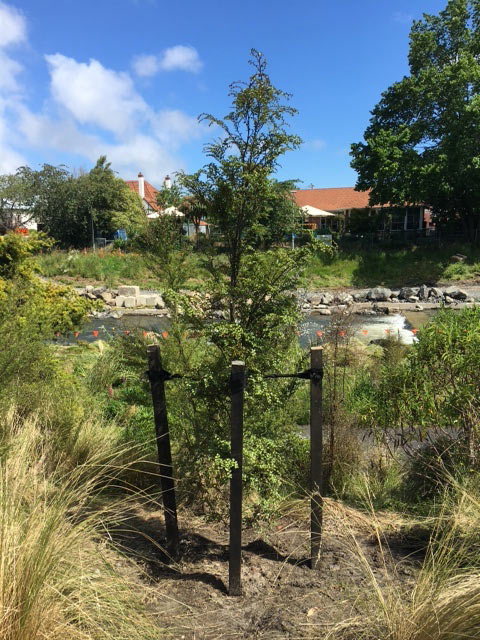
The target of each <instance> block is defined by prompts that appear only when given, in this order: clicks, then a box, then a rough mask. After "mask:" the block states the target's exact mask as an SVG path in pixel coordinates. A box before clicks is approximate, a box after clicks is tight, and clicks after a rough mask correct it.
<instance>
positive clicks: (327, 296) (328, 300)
mask: <svg viewBox="0 0 480 640" xmlns="http://www.w3.org/2000/svg"><path fill="white" fill-rule="evenodd" d="M334 299H335V298H334V297H333V296H332V294H331V293H322V294H321V300H320V302H321V304H332V302H333V301H334Z"/></svg>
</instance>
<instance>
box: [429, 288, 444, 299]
mask: <svg viewBox="0 0 480 640" xmlns="http://www.w3.org/2000/svg"><path fill="white" fill-rule="evenodd" d="M430 297H431V298H443V291H442V290H441V289H439V288H438V287H432V288H431V289H430Z"/></svg>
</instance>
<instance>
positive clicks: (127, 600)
mask: <svg viewBox="0 0 480 640" xmlns="http://www.w3.org/2000/svg"><path fill="white" fill-rule="evenodd" d="M80 432H81V429H80ZM1 433H2V447H1V452H0V461H1V467H0V637H1V638H2V640H40V639H41V640H46V639H48V640H57V639H58V640H60V639H62V640H65V639H70V638H71V639H74V640H77V639H79V640H80V639H81V640H87V639H88V640H90V639H97V638H98V639H99V640H100V638H101V639H102V640H103V639H108V638H115V639H116V640H118V639H123V638H124V639H125V640H127V639H128V640H132V639H138V640H140V639H142V640H144V639H146V638H158V637H159V632H158V628H157V627H156V626H155V625H154V624H153V622H152V619H151V617H149V616H148V615H146V612H145V610H144V607H143V604H142V602H141V601H140V600H139V598H138V597H137V596H136V595H135V594H134V592H133V590H132V589H131V587H130V585H129V584H128V582H127V581H126V580H125V579H124V578H123V577H122V575H120V572H119V571H118V569H117V567H115V566H114V565H117V564H122V563H124V562H126V561H124V560H123V559H121V558H120V557H118V556H116V555H115V554H114V553H113V552H112V550H111V549H110V548H109V547H108V546H107V545H106V543H105V542H101V541H100V540H101V538H100V536H99V533H100V531H104V530H105V529H106V528H107V527H108V523H109V522H110V521H111V520H112V518H117V519H118V517H121V510H118V509H116V510H115V509H114V510H112V508H111V507H109V508H108V509H107V508H105V507H101V506H99V503H98V501H97V498H98V491H99V486H101V485H102V486H103V487H104V486H105V484H106V483H107V484H108V482H112V481H113V478H114V476H115V473H112V466H111V465H110V463H112V462H113V463H114V466H115V460H117V459H118V456H116V455H114V454H113V452H112V449H110V452H109V455H108V456H106V455H105V453H106V451H105V450H106V449H107V448H108V447H104V450H103V451H102V450H100V452H99V453H98V454H90V455H88V456H87V459H86V460H85V461H84V462H83V463H82V464H79V465H77V466H76V467H75V468H73V469H71V468H68V465H65V464H63V463H61V462H59V464H58V466H57V468H56V469H53V470H51V471H49V472H47V471H46V468H47V467H48V466H50V465H47V464H46V461H47V460H51V458H52V451H50V450H49V445H48V442H47V441H46V440H45V437H44V434H43V433H42V426H41V425H40V424H39V423H38V422H36V421H35V420H34V419H27V420H26V421H22V420H21V419H19V418H18V416H15V414H14V413H10V414H9V416H8V417H7V418H6V419H5V420H4V421H3V424H2V425H1ZM81 436H82V437H84V438H88V437H89V435H88V432H86V433H85V434H81ZM82 437H80V438H79V440H78V446H81V443H82ZM97 442H98V438H97ZM90 451H91V449H90ZM112 559H113V562H112ZM144 593H145V594H146V593H147V592H146V591H145V592H144Z"/></svg>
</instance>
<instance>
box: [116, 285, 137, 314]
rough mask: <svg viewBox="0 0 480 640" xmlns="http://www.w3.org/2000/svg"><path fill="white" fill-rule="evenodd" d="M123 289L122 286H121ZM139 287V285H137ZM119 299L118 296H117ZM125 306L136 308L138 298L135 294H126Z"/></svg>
mask: <svg viewBox="0 0 480 640" xmlns="http://www.w3.org/2000/svg"><path fill="white" fill-rule="evenodd" d="M120 289H121V287H120ZM137 289H138V287H137ZM117 300H118V298H117ZM123 306H124V307H125V308H126V309H135V308H136V306H137V298H136V297H135V296H126V297H125V298H124V301H123Z"/></svg>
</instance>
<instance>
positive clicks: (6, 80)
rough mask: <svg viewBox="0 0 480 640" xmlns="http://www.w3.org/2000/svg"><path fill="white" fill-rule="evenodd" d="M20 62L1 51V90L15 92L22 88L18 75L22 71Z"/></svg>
mask: <svg viewBox="0 0 480 640" xmlns="http://www.w3.org/2000/svg"><path fill="white" fill-rule="evenodd" d="M22 69H23V67H22V65H21V64H20V63H18V62H17V61H16V60H13V58H10V57H9V56H6V55H5V54H4V53H2V52H1V51H0V91H2V92H13V91H18V90H19V89H20V87H19V85H18V82H17V77H16V76H17V75H18V74H19V73H20V72H21V71H22Z"/></svg>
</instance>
